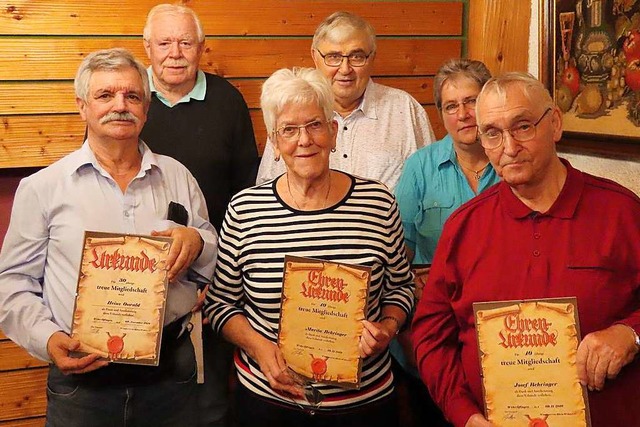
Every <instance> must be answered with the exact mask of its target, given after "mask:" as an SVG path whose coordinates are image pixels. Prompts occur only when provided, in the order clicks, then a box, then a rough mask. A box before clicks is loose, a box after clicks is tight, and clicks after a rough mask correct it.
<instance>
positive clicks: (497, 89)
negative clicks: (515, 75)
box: [476, 83, 546, 121]
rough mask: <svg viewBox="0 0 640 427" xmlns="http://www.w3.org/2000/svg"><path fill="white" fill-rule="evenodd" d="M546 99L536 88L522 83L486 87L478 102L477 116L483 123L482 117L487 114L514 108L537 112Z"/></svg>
mask: <svg viewBox="0 0 640 427" xmlns="http://www.w3.org/2000/svg"><path fill="white" fill-rule="evenodd" d="M545 101H546V99H545V97H544V96H542V94H540V93H538V91H536V90H535V88H531V87H528V86H526V85H524V84H520V83H511V84H508V85H505V86H497V85H492V86H485V87H484V88H483V89H482V91H481V92H480V95H479V96H478V99H477V102H476V115H477V117H478V120H479V121H481V116H482V115H483V114H486V113H487V112H492V111H505V110H510V109H513V108H522V109H527V110H530V111H535V110H536V109H538V108H540V107H541V106H542V105H543V104H546V102H545Z"/></svg>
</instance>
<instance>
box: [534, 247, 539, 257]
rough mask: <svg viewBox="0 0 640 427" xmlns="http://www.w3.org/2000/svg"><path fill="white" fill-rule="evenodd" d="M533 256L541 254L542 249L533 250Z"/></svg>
mask: <svg viewBox="0 0 640 427" xmlns="http://www.w3.org/2000/svg"><path fill="white" fill-rule="evenodd" d="M533 256H535V257H538V256H540V251H539V250H537V249H536V250H535V251H533Z"/></svg>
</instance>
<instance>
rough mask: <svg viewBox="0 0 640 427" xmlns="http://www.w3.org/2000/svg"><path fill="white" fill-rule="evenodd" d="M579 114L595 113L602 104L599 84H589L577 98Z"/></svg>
mask: <svg viewBox="0 0 640 427" xmlns="http://www.w3.org/2000/svg"><path fill="white" fill-rule="evenodd" d="M576 102H577V105H578V114H593V113H596V112H597V111H598V110H600V107H601V106H602V102H603V99H602V92H600V88H599V87H598V85H595V84H593V85H587V86H585V88H584V90H583V91H582V92H581V93H580V95H578V98H577V99H576Z"/></svg>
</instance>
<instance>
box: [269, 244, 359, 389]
mask: <svg viewBox="0 0 640 427" xmlns="http://www.w3.org/2000/svg"><path fill="white" fill-rule="evenodd" d="M370 280H371V269H370V268H368V267H362V266H356V265H346V264H339V263H333V262H327V261H322V260H317V259H312V258H300V257H292V256H286V257H285V268H284V279H283V285H282V305H281V309H280V331H279V335H278V345H279V347H280V349H281V351H282V353H283V355H284V358H285V360H286V361H287V365H289V367H290V368H291V369H292V370H293V371H294V372H296V373H297V374H299V375H300V376H302V377H304V378H305V379H306V380H307V381H310V382H315V383H329V384H336V385H339V386H342V387H345V388H358V387H359V385H360V373H361V360H362V359H361V358H360V350H359V346H358V344H359V341H360V336H361V335H362V328H363V326H362V320H363V319H365V314H366V313H365V310H366V304H367V296H368V293H369V282H370Z"/></svg>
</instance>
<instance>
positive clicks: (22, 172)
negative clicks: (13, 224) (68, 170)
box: [0, 168, 38, 245]
mask: <svg viewBox="0 0 640 427" xmlns="http://www.w3.org/2000/svg"><path fill="white" fill-rule="evenodd" d="M37 170H38V169H35V168H28V169H27V168H23V169H0V245H2V242H3V241H4V235H5V234H6V232H7V227H8V226H9V218H10V217H11V205H12V204H13V195H14V193H15V192H16V188H18V183H19V182H20V180H21V179H22V178H24V177H25V176H29V175H31V174H32V173H34V172H35V171H37Z"/></svg>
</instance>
